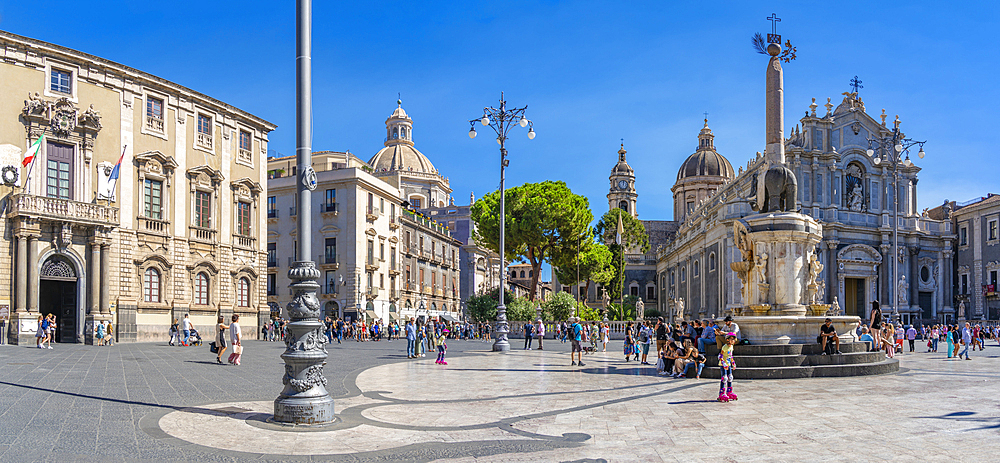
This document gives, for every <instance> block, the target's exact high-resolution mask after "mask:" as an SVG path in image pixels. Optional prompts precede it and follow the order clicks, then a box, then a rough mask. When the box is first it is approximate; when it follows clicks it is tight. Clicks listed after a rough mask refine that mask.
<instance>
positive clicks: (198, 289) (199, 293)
mask: <svg viewBox="0 0 1000 463" xmlns="http://www.w3.org/2000/svg"><path fill="white" fill-rule="evenodd" d="M194 303H195V304H198V305H208V277H207V276H205V274H204V273H199V274H198V276H197V277H195V279H194Z"/></svg>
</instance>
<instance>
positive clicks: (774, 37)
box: [767, 13, 781, 45]
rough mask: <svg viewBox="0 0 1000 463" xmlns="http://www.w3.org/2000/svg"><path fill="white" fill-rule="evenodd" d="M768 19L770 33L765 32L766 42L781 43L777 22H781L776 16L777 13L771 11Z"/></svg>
mask: <svg viewBox="0 0 1000 463" xmlns="http://www.w3.org/2000/svg"><path fill="white" fill-rule="evenodd" d="M767 20H768V21H771V33H770V34H767V43H776V44H779V45H780V44H781V35H779V34H778V23H780V22H781V18H779V17H778V14H777V13H771V16H768V17H767Z"/></svg>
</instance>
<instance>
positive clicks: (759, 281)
mask: <svg viewBox="0 0 1000 463" xmlns="http://www.w3.org/2000/svg"><path fill="white" fill-rule="evenodd" d="M750 281H751V284H755V285H766V284H767V253H766V252H762V253H760V254H757V260H755V261H754V264H753V278H752V279H751V280H750ZM758 287H759V286H758ZM766 297H767V296H766V294H764V293H763V292H761V294H760V295H758V297H757V298H758V299H759V301H755V303H759V304H764V303H767V300H766Z"/></svg>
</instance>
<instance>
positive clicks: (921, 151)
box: [917, 146, 927, 159]
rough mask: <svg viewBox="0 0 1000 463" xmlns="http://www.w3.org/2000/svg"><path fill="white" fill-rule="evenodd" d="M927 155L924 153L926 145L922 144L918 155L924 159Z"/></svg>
mask: <svg viewBox="0 0 1000 463" xmlns="http://www.w3.org/2000/svg"><path fill="white" fill-rule="evenodd" d="M926 155H927V153H924V147H923V146H921V147H920V151H918V152H917V157H918V158H920V159H923V158H924V156H926Z"/></svg>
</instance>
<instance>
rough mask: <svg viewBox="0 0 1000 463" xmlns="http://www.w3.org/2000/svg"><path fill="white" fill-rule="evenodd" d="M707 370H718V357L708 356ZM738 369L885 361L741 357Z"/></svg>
mask: <svg viewBox="0 0 1000 463" xmlns="http://www.w3.org/2000/svg"><path fill="white" fill-rule="evenodd" d="M706 358H707V360H708V361H707V362H705V368H718V367H719V358H718V357H717V356H706ZM734 358H735V359H736V365H737V368H743V367H748V368H750V367H801V366H818V365H858V364H862V363H876V362H879V361H880V360H882V359H885V354H883V353H881V352H844V353H843V354H840V355H836V354H834V355H740V356H736V357H734Z"/></svg>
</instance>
